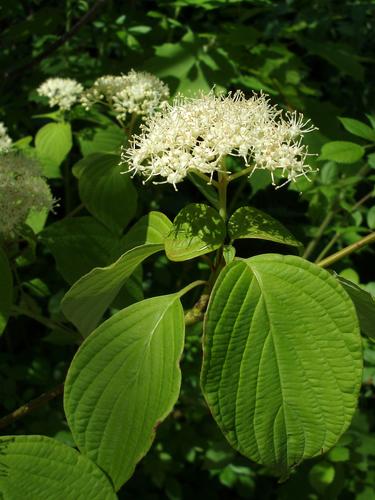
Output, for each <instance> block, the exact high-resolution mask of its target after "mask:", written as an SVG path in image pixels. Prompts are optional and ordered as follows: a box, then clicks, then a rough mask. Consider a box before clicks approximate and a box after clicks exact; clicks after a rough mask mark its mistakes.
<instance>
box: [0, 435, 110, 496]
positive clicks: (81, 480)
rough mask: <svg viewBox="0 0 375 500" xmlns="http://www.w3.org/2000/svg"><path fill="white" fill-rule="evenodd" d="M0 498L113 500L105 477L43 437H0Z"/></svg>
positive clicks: (70, 450)
mask: <svg viewBox="0 0 375 500" xmlns="http://www.w3.org/2000/svg"><path fill="white" fill-rule="evenodd" d="M0 451H1V464H0V467H1V479H0V483H1V498H2V499H3V500H15V499H16V498H17V499H21V498H27V499H29V500H41V499H47V498H50V499H52V498H53V500H77V499H78V498H87V499H90V500H116V498H117V496H116V494H115V492H114V491H113V488H112V486H111V484H110V482H109V480H108V479H107V477H106V476H105V474H104V473H103V472H102V471H101V470H100V469H99V468H98V467H97V466H96V465H95V464H94V463H92V462H91V460H89V459H88V458H87V457H85V456H84V455H81V454H80V453H78V452H77V451H76V450H74V449H73V448H70V447H69V446H67V445H65V444H63V443H60V442H59V441H56V440H55V439H51V438H48V437H45V436H3V437H1V438H0Z"/></svg>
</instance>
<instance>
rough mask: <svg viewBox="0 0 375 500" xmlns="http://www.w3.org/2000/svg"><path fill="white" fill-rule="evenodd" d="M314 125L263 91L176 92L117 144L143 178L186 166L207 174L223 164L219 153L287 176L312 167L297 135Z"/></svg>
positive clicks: (176, 176) (169, 174)
mask: <svg viewBox="0 0 375 500" xmlns="http://www.w3.org/2000/svg"><path fill="white" fill-rule="evenodd" d="M312 130H314V127H312V126H307V124H306V123H304V120H303V116H302V115H299V114H297V113H290V114H285V115H284V116H283V114H282V111H281V110H279V109H277V108H276V107H275V106H271V105H270V103H269V100H268V99H267V98H266V96H265V95H263V94H261V95H259V96H258V95H255V94H254V95H253V96H252V97H251V98H250V99H246V98H245V96H244V95H243V94H242V93H241V92H236V93H235V94H233V95H232V94H229V95H228V96H222V97H216V96H215V95H214V94H213V93H210V94H208V95H203V94H202V95H199V96H198V97H195V98H187V97H178V98H176V99H175V100H174V102H173V104H172V105H167V104H166V105H165V106H164V107H163V109H162V110H161V111H160V112H158V113H156V114H155V115H153V116H152V117H151V118H150V119H149V120H148V121H147V123H146V124H145V125H143V127H142V129H141V133H140V134H139V135H137V136H135V137H134V139H133V142H132V145H131V147H130V148H128V149H127V150H123V152H122V159H121V164H127V166H128V171H130V172H134V173H139V174H141V175H143V176H145V177H146V180H148V179H150V178H153V177H156V176H157V177H161V178H164V179H163V180H162V181H161V183H165V182H168V183H171V184H173V185H174V187H175V188H176V184H177V183H178V182H181V181H182V180H183V179H184V178H185V177H186V175H187V174H188V172H189V171H191V170H193V171H194V170H195V171H197V172H200V173H202V174H206V175H209V176H210V178H211V180H212V177H213V175H214V173H215V172H218V171H222V170H224V169H225V165H224V160H225V157H226V156H228V155H230V156H236V157H240V158H242V159H243V161H244V165H245V167H253V169H265V170H268V171H270V174H271V178H272V182H273V183H275V172H276V171H278V172H280V173H281V176H283V177H286V178H287V179H288V181H293V180H295V179H296V178H297V177H299V176H301V175H306V173H307V172H310V171H311V170H312V169H311V167H310V166H309V165H306V164H305V161H306V157H307V156H308V152H307V148H306V146H304V145H302V143H301V141H302V136H303V134H304V133H306V132H310V131H312Z"/></svg>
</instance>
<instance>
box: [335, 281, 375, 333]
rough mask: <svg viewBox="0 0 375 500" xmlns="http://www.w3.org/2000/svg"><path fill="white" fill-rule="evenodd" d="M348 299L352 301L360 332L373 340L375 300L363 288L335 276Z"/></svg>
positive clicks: (374, 331)
mask: <svg viewBox="0 0 375 500" xmlns="http://www.w3.org/2000/svg"><path fill="white" fill-rule="evenodd" d="M336 278H337V280H338V281H339V283H340V284H341V285H342V286H343V288H344V290H345V291H346V292H347V294H348V295H349V297H350V298H351V299H352V301H353V304H354V306H355V309H356V311H357V316H358V319H359V326H360V328H361V331H362V332H363V333H364V334H365V335H367V336H368V337H370V338H372V339H373V340H375V299H374V297H373V296H372V295H371V294H370V293H368V292H366V290H364V289H363V288H361V287H360V286H358V285H356V284H355V283H353V282H352V281H350V280H348V279H345V278H343V277H342V276H336Z"/></svg>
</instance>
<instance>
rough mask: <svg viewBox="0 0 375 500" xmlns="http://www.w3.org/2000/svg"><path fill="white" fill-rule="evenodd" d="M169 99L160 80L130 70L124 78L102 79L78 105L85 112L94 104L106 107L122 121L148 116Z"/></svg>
mask: <svg viewBox="0 0 375 500" xmlns="http://www.w3.org/2000/svg"><path fill="white" fill-rule="evenodd" d="M168 97H169V89H168V87H167V85H166V84H165V83H163V82H162V81H161V80H159V78H157V77H156V76H154V75H151V74H149V73H145V72H137V71H134V70H131V71H130V72H129V73H128V74H127V75H121V76H112V75H107V76H101V77H100V78H98V79H97V80H95V82H94V84H93V85H92V87H91V88H89V89H88V90H86V91H85V92H84V94H83V95H82V97H81V103H82V105H83V107H84V108H85V109H90V108H91V106H92V105H93V104H95V103H104V104H108V105H109V106H111V107H113V109H114V111H115V113H116V115H117V117H118V118H119V119H120V120H121V119H125V118H126V115H127V114H132V113H135V114H136V115H138V116H144V115H150V114H151V113H153V112H154V111H155V109H157V108H158V107H159V106H160V103H161V102H162V101H165V100H166V99H168Z"/></svg>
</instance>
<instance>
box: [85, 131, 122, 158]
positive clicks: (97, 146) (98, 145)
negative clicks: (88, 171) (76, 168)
mask: <svg viewBox="0 0 375 500" xmlns="http://www.w3.org/2000/svg"><path fill="white" fill-rule="evenodd" d="M124 142H125V134H124V131H123V130H122V129H121V128H120V127H117V126H116V125H111V126H110V127H107V128H105V129H97V130H96V132H95V134H94V136H93V137H92V139H87V138H85V137H84V136H82V134H81V135H80V136H79V143H80V147H81V152H82V155H83V156H88V155H91V154H93V153H116V152H119V150H120V147H121V146H122V144H123V143H124Z"/></svg>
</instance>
